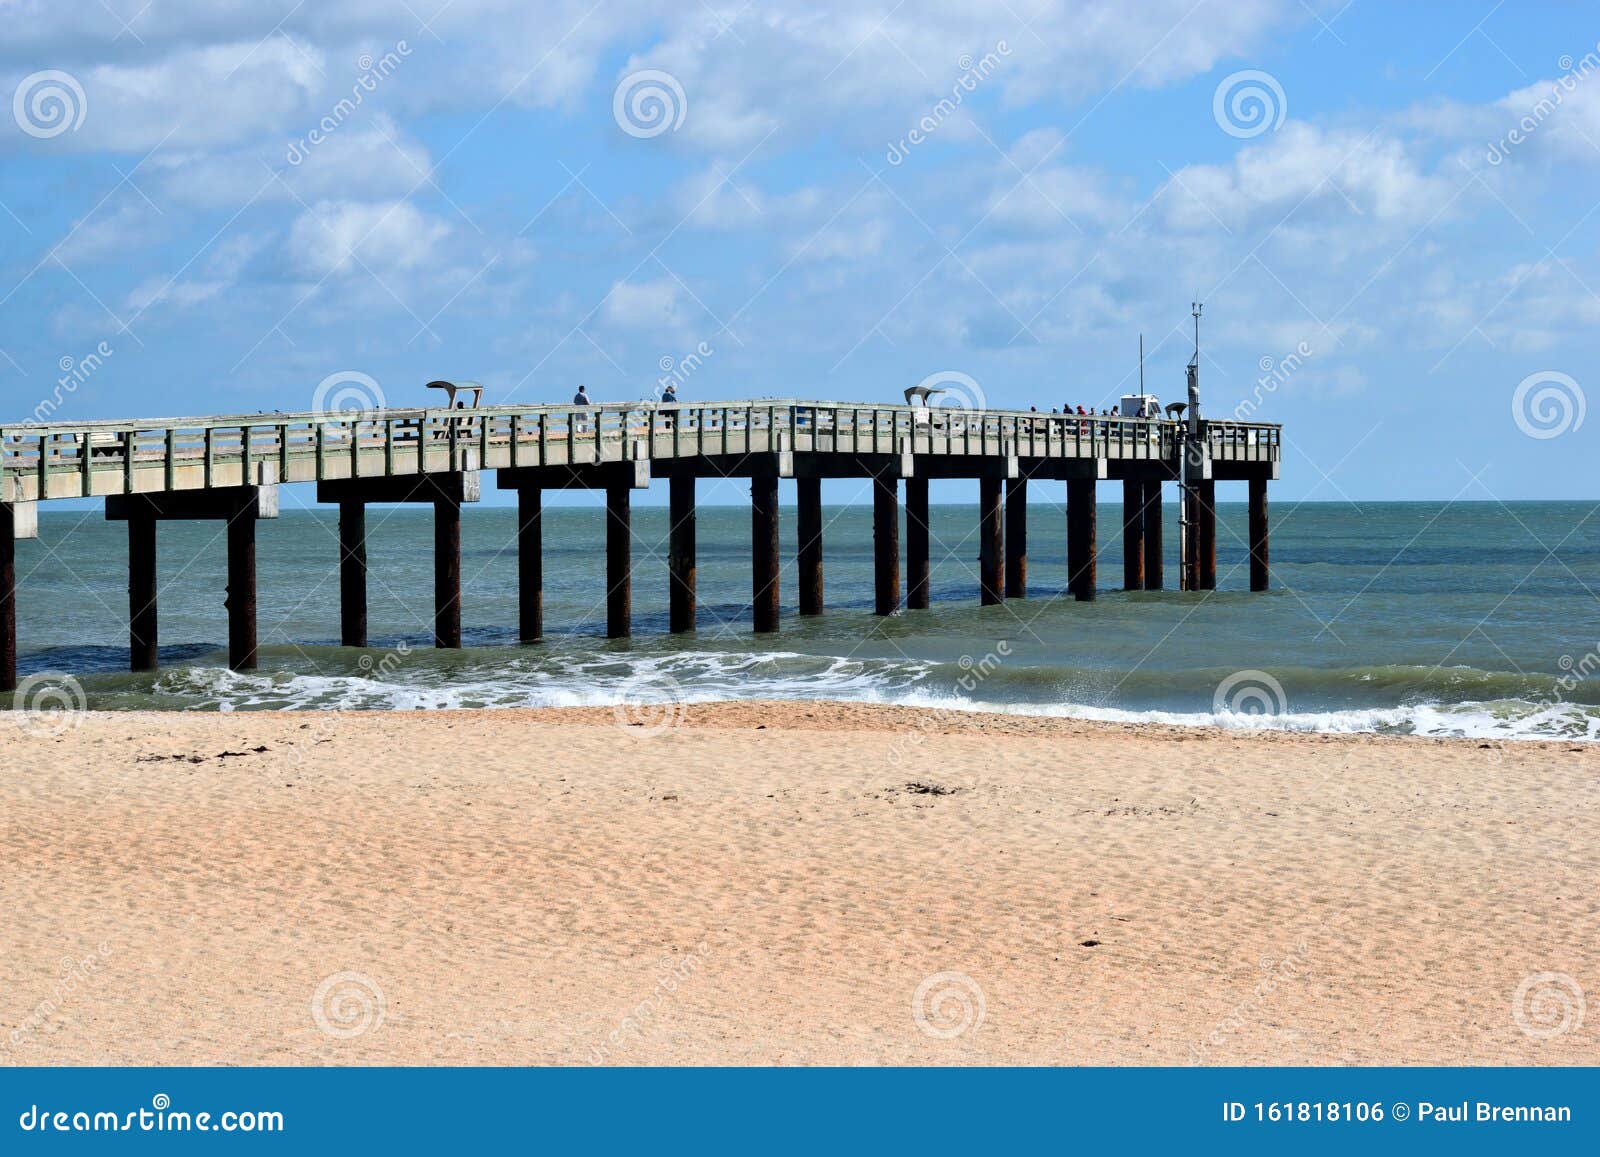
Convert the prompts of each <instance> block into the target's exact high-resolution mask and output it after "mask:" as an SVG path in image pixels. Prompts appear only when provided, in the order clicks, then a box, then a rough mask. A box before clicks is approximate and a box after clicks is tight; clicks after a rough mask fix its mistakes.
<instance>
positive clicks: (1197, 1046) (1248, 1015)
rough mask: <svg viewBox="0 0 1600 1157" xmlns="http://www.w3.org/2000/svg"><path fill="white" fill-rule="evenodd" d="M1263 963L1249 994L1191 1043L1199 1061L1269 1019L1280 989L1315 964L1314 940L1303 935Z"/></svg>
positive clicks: (1190, 1048)
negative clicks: (1311, 941) (1277, 955)
mask: <svg viewBox="0 0 1600 1157" xmlns="http://www.w3.org/2000/svg"><path fill="white" fill-rule="evenodd" d="M1259 964H1260V967H1261V977H1260V979H1259V980H1257V981H1256V983H1255V984H1253V985H1252V986H1251V988H1250V992H1249V995H1247V996H1246V997H1245V998H1244V999H1243V1000H1241V1001H1240V1002H1239V1003H1238V1004H1236V1005H1235V1006H1234V1007H1233V1009H1232V1010H1231V1011H1230V1012H1229V1013H1228V1015H1227V1016H1225V1017H1223V1018H1222V1020H1220V1021H1219V1022H1217V1024H1216V1026H1215V1027H1213V1028H1212V1030H1211V1031H1210V1032H1208V1033H1207V1034H1206V1035H1205V1036H1203V1037H1201V1038H1200V1039H1199V1040H1197V1041H1193V1042H1191V1043H1190V1045H1189V1055H1190V1058H1191V1059H1192V1060H1193V1061H1194V1063H1195V1064H1201V1063H1203V1062H1204V1061H1205V1059H1206V1057H1207V1055H1208V1054H1209V1053H1210V1052H1211V1050H1212V1049H1217V1048H1221V1047H1222V1046H1223V1045H1225V1044H1227V1043H1228V1042H1229V1040H1230V1038H1233V1037H1237V1036H1239V1035H1240V1034H1241V1033H1243V1032H1245V1031H1246V1030H1247V1029H1252V1028H1254V1027H1256V1026H1257V1025H1258V1024H1259V1023H1260V1022H1261V1021H1262V1020H1263V1019H1265V1017H1266V1013H1267V1010H1268V1007H1269V1005H1270V1004H1271V1001H1272V998H1273V996H1274V995H1276V993H1277V991H1278V989H1279V988H1281V987H1283V986H1284V985H1285V984H1287V983H1288V982H1289V981H1294V980H1300V979H1303V978H1304V977H1305V976H1306V975H1307V974H1308V972H1309V971H1310V966H1311V943H1310V940H1309V939H1308V938H1307V937H1304V936H1302V937H1301V938H1300V939H1299V941H1298V942H1296V943H1295V944H1294V946H1293V947H1291V948H1290V949H1289V951H1288V952H1287V953H1285V954H1284V956H1283V957H1282V958H1281V959H1278V958H1274V957H1272V956H1270V955H1267V956H1262V957H1261V959H1260V961H1259Z"/></svg>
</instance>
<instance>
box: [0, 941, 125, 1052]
mask: <svg viewBox="0 0 1600 1157" xmlns="http://www.w3.org/2000/svg"><path fill="white" fill-rule="evenodd" d="M110 955H111V945H110V944H107V943H106V942H105V941H101V942H100V944H99V945H98V946H97V947H96V949H95V951H93V952H90V953H89V954H87V955H86V956H74V955H72V954H71V953H64V954H63V955H62V957H61V962H60V965H59V966H58V971H59V972H60V975H59V977H58V978H57V979H56V981H55V983H54V984H53V985H52V986H51V989H50V995H48V996H46V997H45V998H44V999H42V1000H40V1001H39V1003H38V1004H36V1005H34V1006H33V1008H32V1009H31V1010H29V1013H28V1015H27V1016H26V1017H25V1018H24V1019H23V1020H22V1022H21V1023H20V1024H18V1025H17V1026H16V1027H15V1028H13V1029H12V1030H11V1031H10V1032H9V1033H8V1034H6V1036H5V1037H4V1038H0V1050H5V1049H9V1050H11V1051H18V1050H20V1049H21V1048H22V1046H23V1045H27V1044H32V1043H33V1041H34V1038H35V1037H37V1036H38V1035H39V1034H40V1033H41V1032H43V1031H44V1030H45V1028H46V1027H47V1026H49V1025H50V1024H52V1023H53V1022H54V1021H55V1020H56V1018H57V1016H58V1015H59V1014H60V1012H61V1010H62V1009H63V1008H64V1007H66V1005H68V1004H69V1003H70V1002H71V1000H72V998H73V997H75V996H76V995H77V994H78V993H79V991H81V990H85V989H87V988H89V987H90V986H91V985H92V984H93V983H94V981H95V978H96V977H97V976H98V975H99V973H100V969H101V967H102V966H103V965H104V964H105V961H106V959H107V958H108V957H109V956H110Z"/></svg>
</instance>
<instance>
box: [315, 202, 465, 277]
mask: <svg viewBox="0 0 1600 1157" xmlns="http://www.w3.org/2000/svg"><path fill="white" fill-rule="evenodd" d="M449 235H450V226H449V225H448V224H447V223H445V222H443V221H440V220H439V219H437V218H435V217H431V216H429V215H428V214H426V213H424V212H422V211H421V210H420V209H418V208H417V207H416V206H414V205H412V204H410V203H409V202H404V201H393V202H362V201H319V202H318V203H317V204H315V205H313V206H312V207H311V208H310V209H309V210H307V211H306V212H304V213H301V214H300V216H299V217H297V218H296V219H295V222H294V224H293V226H291V228H290V230H289V238H288V242H287V245H286V249H287V254H288V257H289V260H290V262H291V264H292V265H293V266H294V268H295V269H296V270H297V271H298V272H300V273H302V274H304V275H306V276H309V277H314V278H321V277H324V276H327V275H330V274H339V275H348V274H351V273H355V272H358V271H361V270H362V268H363V267H365V268H366V269H368V270H371V271H372V272H373V273H375V274H377V275H379V276H380V277H381V276H383V275H384V274H385V273H386V272H390V271H405V270H414V269H418V268H421V267H422V266H424V265H426V264H428V263H429V262H430V261H432V260H434V259H435V258H436V256H437V255H438V253H439V249H440V244H441V243H442V242H443V241H444V240H445V238H446V237H448V236H449Z"/></svg>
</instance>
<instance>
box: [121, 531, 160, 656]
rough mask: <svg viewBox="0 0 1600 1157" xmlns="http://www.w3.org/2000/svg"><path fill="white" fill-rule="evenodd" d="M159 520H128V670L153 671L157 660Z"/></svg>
mask: <svg viewBox="0 0 1600 1157" xmlns="http://www.w3.org/2000/svg"><path fill="white" fill-rule="evenodd" d="M157 622H158V618H157V615H156V520H155V516H154V515H149V514H143V515H140V514H136V515H134V516H132V517H130V518H129V519H128V669H129V670H130V671H154V670H155V669H156V667H157V665H158V659H157V643H156V639H157Z"/></svg>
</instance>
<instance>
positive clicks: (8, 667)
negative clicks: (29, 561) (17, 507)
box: [0, 502, 17, 691]
mask: <svg viewBox="0 0 1600 1157" xmlns="http://www.w3.org/2000/svg"><path fill="white" fill-rule="evenodd" d="M16 689H17V521H16V512H15V511H14V510H13V509H12V506H11V504H10V503H9V502H0V691H15V690H16Z"/></svg>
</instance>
